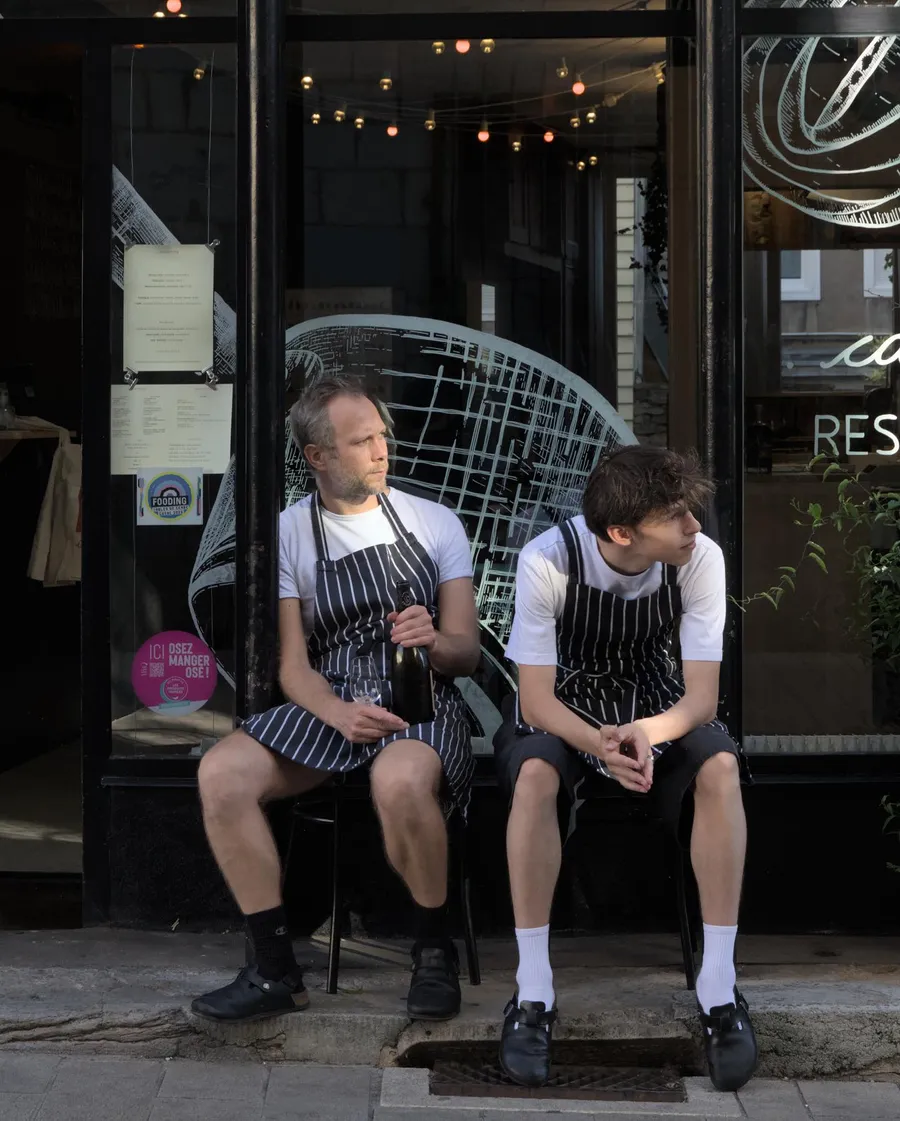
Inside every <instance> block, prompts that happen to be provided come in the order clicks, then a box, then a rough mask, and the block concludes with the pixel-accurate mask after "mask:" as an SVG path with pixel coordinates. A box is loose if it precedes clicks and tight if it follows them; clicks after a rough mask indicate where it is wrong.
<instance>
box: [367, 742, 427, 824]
mask: <svg viewBox="0 0 900 1121" xmlns="http://www.w3.org/2000/svg"><path fill="white" fill-rule="evenodd" d="M440 776H441V765H440V759H439V758H438V756H437V754H436V753H435V752H434V749H433V748H430V747H427V748H426V751H423V752H421V753H416V754H410V753H404V754H403V756H398V757H397V758H393V759H392V758H389V757H387V756H385V757H384V758H383V759H378V760H377V765H376V766H374V767H373V768H372V776H371V788H372V799H373V801H374V802H375V806H376V808H377V810H378V812H379V814H381V815H383V816H384V815H386V816H389V817H391V818H397V817H403V818H409V817H416V816H418V815H419V813H420V811H421V809H422V807H423V806H425V805H426V804H428V803H429V802H433V801H434V799H435V797H436V794H437V789H438V786H439V784H440Z"/></svg>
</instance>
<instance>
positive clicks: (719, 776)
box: [695, 751, 740, 798]
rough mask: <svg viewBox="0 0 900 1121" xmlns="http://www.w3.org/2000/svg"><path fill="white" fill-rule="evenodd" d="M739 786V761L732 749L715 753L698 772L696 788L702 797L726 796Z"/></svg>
mask: <svg viewBox="0 0 900 1121" xmlns="http://www.w3.org/2000/svg"><path fill="white" fill-rule="evenodd" d="M739 788H740V770H739V767H738V761H737V758H736V756H734V755H732V754H731V752H730V751H720V752H718V753H717V754H716V755H713V756H712V757H711V758H710V759H707V760H706V762H705V763H704V764H703V766H702V767H701V768H700V770H699V771H698V772H697V781H696V787H695V789H696V793H697V795H698V796H699V797H701V798H725V797H727V796H728V795H730V794H733V793H734V792H735V791H736V790H738V789H739Z"/></svg>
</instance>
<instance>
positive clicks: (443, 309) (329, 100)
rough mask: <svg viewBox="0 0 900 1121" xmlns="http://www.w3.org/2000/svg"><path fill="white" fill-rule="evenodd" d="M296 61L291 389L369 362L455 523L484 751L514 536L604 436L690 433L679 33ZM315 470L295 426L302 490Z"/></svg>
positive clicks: (401, 464) (363, 46) (689, 90)
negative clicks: (469, 608)
mask: <svg viewBox="0 0 900 1121" xmlns="http://www.w3.org/2000/svg"><path fill="white" fill-rule="evenodd" d="M288 64H289V71H290V73H291V75H292V79H291V80H292V86H293V89H292V93H291V100H290V104H289V109H290V121H289V149H290V150H291V151H292V152H294V153H295V159H294V163H293V165H292V170H291V178H290V181H289V187H288V190H289V197H291V198H298V197H299V196H300V193H301V183H302V191H303V197H304V209H303V211H301V209H300V208H299V207H292V208H291V213H290V215H289V223H288V229H287V244H288V247H289V249H288V278H287V279H288V292H287V309H288V323H289V330H288V369H289V376H290V383H289V392H288V404H290V402H291V401H292V400H293V398H294V396H295V395H296V393H297V391H298V390H299V389H300V388H301V386H302V385H303V383H304V379H305V378H306V377H307V376H309V375H310V374H313V375H315V374H316V373H320V372H321V371H323V370H329V369H337V368H344V367H353V366H362V367H364V368H366V369H370V370H373V371H376V372H377V375H378V378H379V381H380V384H381V388H382V392H383V394H384V396H385V397H386V399H387V400H388V402H389V405H390V407H391V410H392V412H393V415H394V421H395V426H396V430H397V437H398V439H397V447H396V454H395V456H394V461H393V467H392V479H393V481H394V482H395V483H396V485H398V486H399V487H400V488H401V489H404V488H405V489H408V490H411V491H413V492H416V493H421V494H423V495H425V496H431V497H433V498H436V499H438V500H439V501H442V502H446V503H448V504H449V505H451V506H452V507H453V508H454V509H456V510H457V511H458V512H459V513H460V515H461V516H462V518H463V520H464V522H465V523H466V526H467V529H468V532H469V538H470V541H471V542H472V543H473V544H472V547H473V556H474V561H475V566H476V583H477V592H478V598H479V607H480V613H481V618H482V622H483V643H482V645H483V650H484V653H485V658H484V661H483V665H482V669H481V671H480V673H479V674H478V675H477V677H476V681H475V683H474V685H473V687H472V690H471V692H470V694H467V697H468V699H469V701H470V705H471V708H472V712H473V722H474V723H476V724H477V725H478V726H479V730H478V731H477V732H476V743H477V742H478V740H479V739H480V738H482V739H483V741H484V742H483V743H482V748H487V749H489V743H490V733H491V731H492V727H493V724H494V723H496V722H497V721H498V719H499V717H498V713H497V706H498V705H499V703H500V699H501V698H502V696H503V695H504V693H505V692H506V691H507V690H508V688H509V678H508V676H507V673H508V671H507V669H506V668H504V666H505V663H504V660H503V657H502V649H503V644H504V641H505V639H506V637H507V631H508V627H509V622H510V614H511V608H512V596H513V573H514V569H515V561H516V557H517V553H518V550H519V548H520V547H521V545H522V544H523V543H524V542H525V541H527V540H528V539H529V538H530V537H532V536H534V535H535V534H537V533H539V532H541V531H542V530H543V529H545V528H547V527H548V526H549V525H551V524H553V523H556V522H558V521H559V520H560V519H561V518H562V517H565V516H568V515H570V514H571V513H574V512H576V511H577V510H578V509H580V505H579V504H580V496H581V491H582V488H583V485H584V482H585V479H586V477H587V474H588V473H589V471H590V469H591V467H592V466H593V464H594V462H595V461H596V458H597V456H598V454H599V453H600V452H601V451H602V450H603V448H604V447H610V446H613V445H615V444H616V443H618V442H620V441H623V440H631V439H633V438H634V436H637V437H638V438H640V439H645V440H648V441H650V442H654V443H660V444H665V443H667V442H668V440H669V439H670V437H671V433H672V427H673V421H674V425H675V427H676V428H677V431H678V433H679V435H678V437H677V439H678V440H679V441H680V442H682V443H688V444H689V443H693V442H695V441H696V430H695V428H694V427H693V426H694V424H695V418H696V412H697V410H696V400H697V390H696V368H697V367H696V334H695V327H694V324H695V323H696V302H695V297H694V296H693V293H695V291H696V284H695V278H696V272H695V269H696V226H695V222H694V215H695V213H696V191H695V180H694V170H693V169H694V166H695V164H694V161H693V156H692V153H695V152H696V146H695V140H694V137H693V135H692V133H691V127H692V126H691V124H690V122H692V121H693V120H694V114H693V112H692V111H691V106H692V103H693V102H692V99H693V82H692V77H693V71H692V68H691V66H690V65H689V60H688V55H687V48H686V45H685V44H683V43H678V44H675V43H673V44H669V45H667V44H666V43H665V42H664V41H661V40H658V39H643V40H618V41H610V40H584V41H577V42H572V41H567V42H565V43H563V42H561V41H542V42H535V41H528V42H521V41H520V42H497V43H496V44H495V49H494V50H493V51H492V52H491V53H490V54H485V53H484V52H483V51H480V50H479V49H478V44H477V43H472V44H471V45H470V50H469V51H467V52H464V53H460V52H459V51H457V50H456V46H455V44H453V43H447V44H444V45H443V48H441V47H438V48H436V47H435V44H433V43H429V42H424V43H400V44H398V43H387V42H383V43H356V44H350V43H323V44H317V45H314V46H313V45H310V46H306V47H303V48H301V47H300V46H295V47H291V49H290V50H289V55H288ZM576 83H577V85H576ZM573 87H574V88H573ZM301 133H302V143H301V142H300V136H301ZM293 137H297V141H296V142H293V139H292V138H293ZM667 151H677V152H679V154H680V155H681V154H684V156H685V159H684V160H683V161H681V160H680V161H679V167H678V169H677V170H676V169H674V168H673V167H672V166H671V165H670V164H669V162H668V161H667V158H666V152H667ZM301 176H302V179H301ZM670 206H674V207H677V211H678V214H679V221H678V231H677V234H676V232H675V229H674V224H673V223H670V222H669V210H670ZM670 231H671V232H670ZM669 272H671V273H672V275H673V277H675V278H676V280H677V281H678V283H677V288H678V293H677V296H676V294H675V289H676V284H673V285H672V286H671V287H670V285H669V283H668V275H669ZM670 292H671V293H672V296H671V298H672V301H673V304H672V314H671V315H670V314H669V312H670V307H669V300H670ZM670 323H671V324H673V327H672V330H673V331H674V332H675V337H674V338H673V340H672V346H670V345H669V335H668V332H669V324H670ZM310 485H311V481H310V479H309V477H308V475H307V472H306V470H305V467H304V464H303V463H302V462H301V460H300V457H299V455H298V454H297V452H296V450H295V449H294V448H293V446H292V445H290V443H289V442H288V445H287V481H286V488H287V494H286V500H287V502H288V503H291V502H295V501H297V500H298V499H299V498H300V497H301V496H302V495H304V494H305V493H307V491H308V490H309V488H310ZM482 733H483V736H482Z"/></svg>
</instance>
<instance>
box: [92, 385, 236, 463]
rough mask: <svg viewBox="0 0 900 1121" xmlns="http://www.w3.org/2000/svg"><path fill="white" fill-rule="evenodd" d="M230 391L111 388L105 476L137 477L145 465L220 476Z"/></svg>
mask: <svg viewBox="0 0 900 1121" xmlns="http://www.w3.org/2000/svg"><path fill="white" fill-rule="evenodd" d="M232 389H233V386H231V385H228V384H224V383H221V384H219V385H218V386H217V387H216V388H215V389H210V388H209V387H208V386H206V385H142V384H140V383H138V384H137V385H133V386H127V385H114V386H113V387H112V401H111V430H110V444H111V446H110V470H111V472H112V474H113V475H139V474H142V473H143V472H144V471H145V467H146V464H148V463H164V464H166V466H167V468H168V469H169V470H179V471H187V470H190V471H196V472H204V471H205V472H206V474H208V475H222V474H224V473H225V470H226V468H227V467H228V461H229V459H230V458H231V405H232V397H233V394H232Z"/></svg>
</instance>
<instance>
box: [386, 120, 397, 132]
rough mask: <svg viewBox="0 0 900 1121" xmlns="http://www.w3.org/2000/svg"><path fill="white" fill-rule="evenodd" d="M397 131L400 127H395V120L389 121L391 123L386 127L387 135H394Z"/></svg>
mask: <svg viewBox="0 0 900 1121" xmlns="http://www.w3.org/2000/svg"><path fill="white" fill-rule="evenodd" d="M399 131H400V129H399V128H397V125H396V122H395V121H391V123H390V124H389V125H388V127H387V134H388V136H396V135H397V133H398V132H399Z"/></svg>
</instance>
